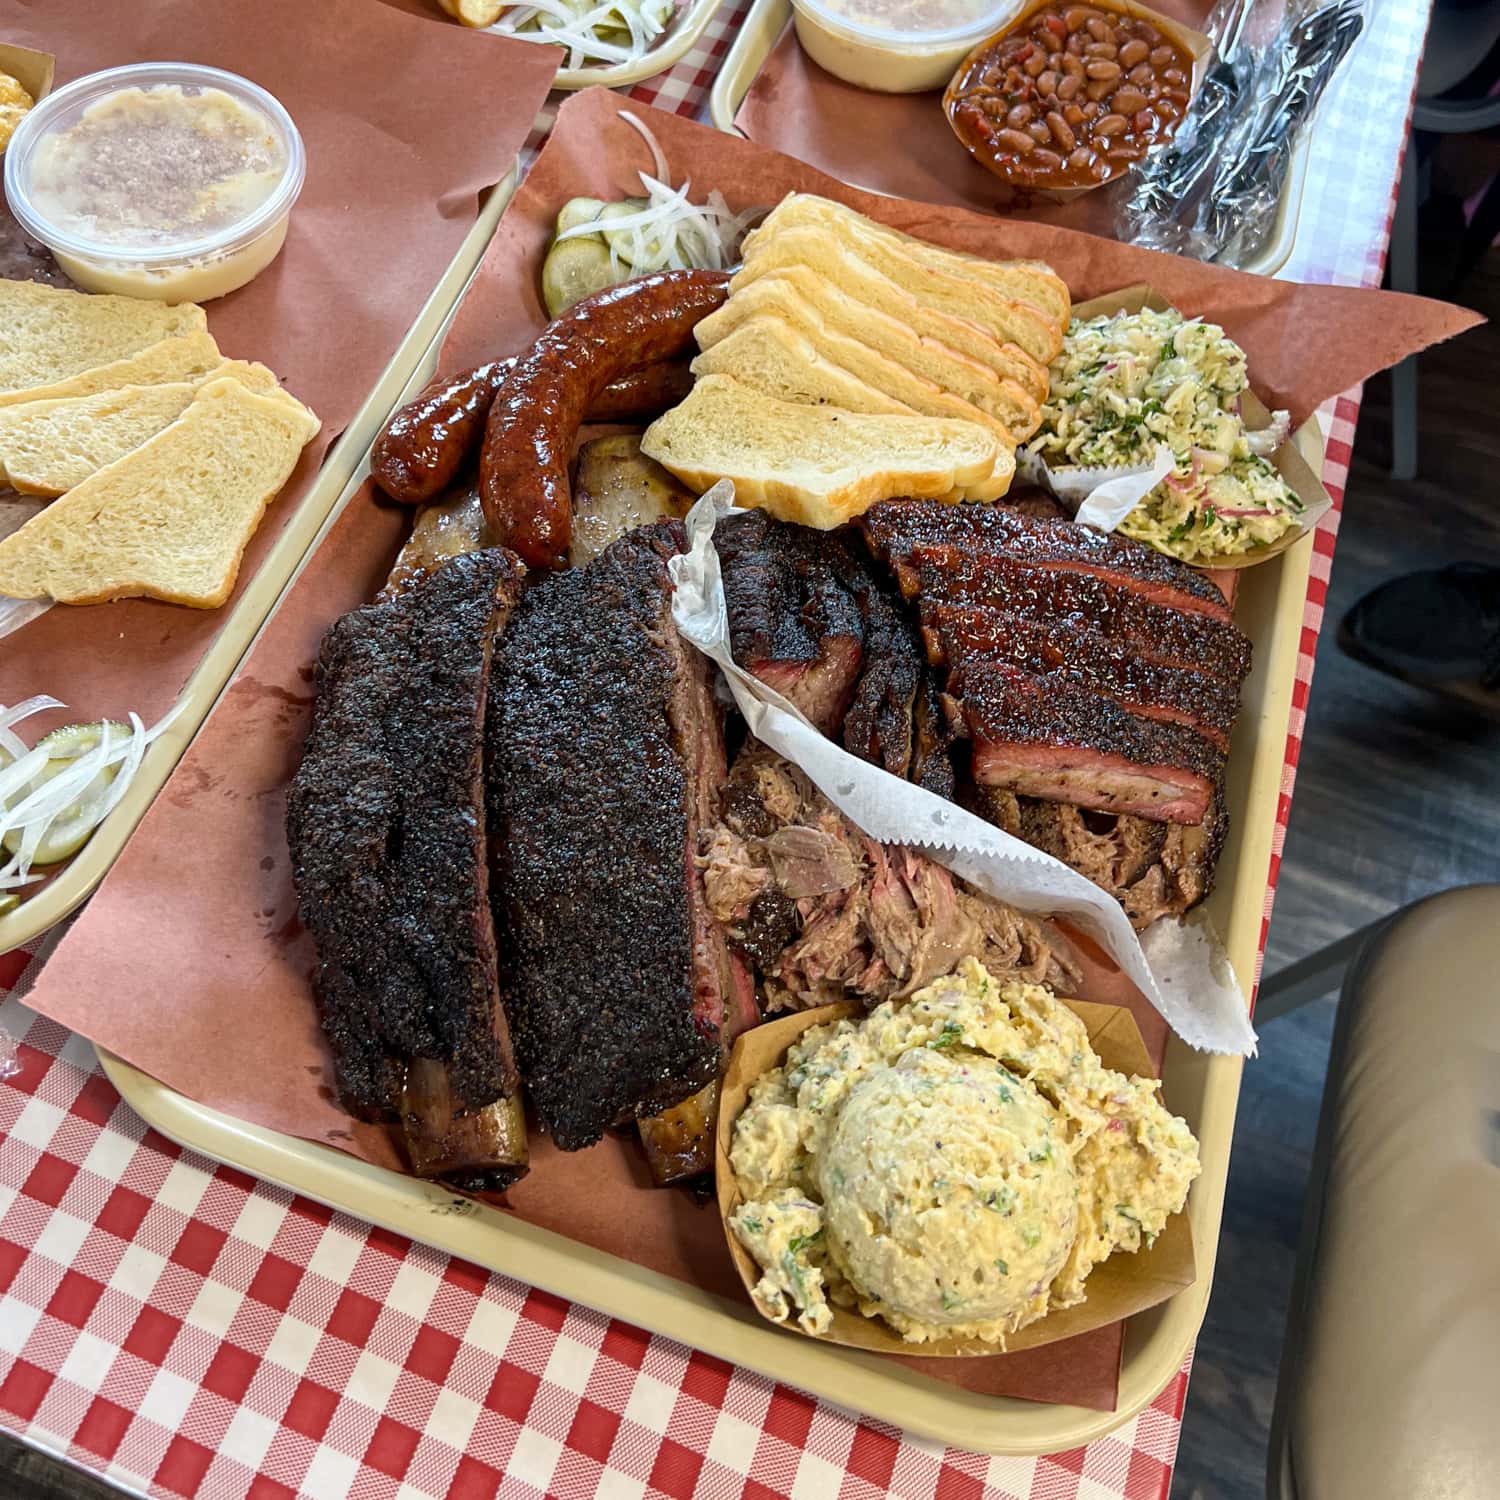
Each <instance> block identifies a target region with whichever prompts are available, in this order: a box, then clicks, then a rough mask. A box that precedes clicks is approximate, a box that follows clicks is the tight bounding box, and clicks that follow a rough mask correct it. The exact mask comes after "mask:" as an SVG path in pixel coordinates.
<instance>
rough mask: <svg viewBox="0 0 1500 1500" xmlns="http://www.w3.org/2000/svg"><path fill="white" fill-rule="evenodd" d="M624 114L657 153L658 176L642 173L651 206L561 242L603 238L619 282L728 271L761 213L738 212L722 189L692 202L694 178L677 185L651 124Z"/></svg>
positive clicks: (586, 227)
mask: <svg viewBox="0 0 1500 1500" xmlns="http://www.w3.org/2000/svg"><path fill="white" fill-rule="evenodd" d="M619 115H620V118H621V119H622V120H624V121H625V122H626V123H627V124H628V125H630V126H631V128H632V129H634V130H636V131H637V132H638V133H639V134H640V136H641V138H642V139H643V140H644V141H645V142H646V145H647V147H648V148H649V149H650V152H651V157H652V165H653V167H654V175H653V174H652V173H650V172H644V171H642V172H638V173H637V174H636V175H637V176H638V177H639V178H640V183H641V187H642V189H643V191H644V193H645V197H646V206H645V207H644V208H641V209H637V210H636V211H635V212H634V213H629V214H621V215H620V216H619V217H618V218H613V219H610V220H609V221H608V222H607V223H603V224H601V223H599V222H597V221H595V220H589V221H587V222H585V223H582V224H575V225H574V226H573V227H572V228H571V229H565V230H563V231H562V232H561V233H560V234H559V235H558V236H557V240H558V241H561V240H572V239H580V238H583V237H585V236H593V237H597V238H602V239H603V241H604V244H605V246H606V248H607V249H608V250H609V263H610V269H611V270H612V271H613V272H614V274H615V276H616V277H617V278H619V277H621V276H622V275H623V274H624V273H625V268H626V267H627V266H628V267H629V268H630V270H631V272H632V273H633V274H635V275H637V276H644V275H647V274H649V273H650V272H653V271H674V270H675V271H682V270H690V269H693V268H698V269H703V270H713V271H722V270H724V269H726V268H727V267H728V266H729V265H730V264H731V263H732V262H733V261H734V260H735V259H736V258H737V257H738V254H739V247H740V241H741V240H742V239H743V238H744V236H745V233H746V231H747V230H748V229H749V228H750V226H751V225H752V224H753V223H755V222H756V220H757V219H759V218H760V217H761V210H759V209H748V210H746V211H745V212H744V213H739V214H737V213H734V212H733V211H732V210H731V209H730V207H729V205H728V203H726V202H725V201H724V195H723V194H722V193H720V192H719V191H718V190H717V189H714V190H713V191H712V192H710V193H709V195H708V199H707V201H706V202H704V203H694V202H692V201H691V199H690V197H689V194H690V193H691V191H692V186H693V184H692V179H691V178H689V179H687V180H686V181H684V182H683V184H682V186H681V187H673V186H672V185H671V181H670V177H669V169H668V166H667V159H666V156H665V154H664V152H663V151H662V148H661V143H660V141H658V140H657V139H656V136H655V135H654V134H652V132H651V129H650V127H649V126H648V125H647V124H646V123H645V121H643V120H642V119H640V118H639V117H638V116H636V115H633V114H632V113H631V112H630V111H629V110H626V109H622V110H620V111H619Z"/></svg>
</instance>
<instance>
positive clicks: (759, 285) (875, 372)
mask: <svg viewBox="0 0 1500 1500" xmlns="http://www.w3.org/2000/svg"><path fill="white" fill-rule="evenodd" d="M739 300H740V301H741V302H748V303H749V304H750V309H749V313H750V316H752V317H753V316H756V315H757V314H758V313H765V314H770V315H772V316H774V317H776V318H779V319H781V320H782V321H784V322H786V323H788V324H790V325H791V326H792V327H794V328H796V329H798V330H799V331H800V332H801V333H803V334H805V335H806V336H807V337H808V338H809V339H811V340H812V342H813V344H814V345H815V346H816V347H817V348H818V349H819V350H820V351H821V352H822V354H823V356H824V357H825V358H827V359H831V360H832V361H833V362H834V363H835V364H839V365H842V366H843V367H844V368H845V369H846V370H848V371H849V372H850V373H851V374H854V375H858V376H859V378H860V379H861V380H863V381H865V382H866V384H868V385H872V386H874V387H875V389H876V390H878V391H881V392H883V393H884V394H885V395H887V396H891V397H893V398H894V399H895V400H897V401H900V402H902V403H903V404H905V405H907V406H909V407H911V409H912V410H913V411H915V412H919V413H920V414H921V415H923V416H927V417H966V418H968V419H969V420H970V421H973V422H979V423H981V424H983V425H985V426H993V427H994V428H995V429H996V431H997V434H998V435H1000V436H1001V437H1003V438H1004V439H1005V441H1006V442H1008V443H1010V444H1011V445H1012V446H1014V445H1015V444H1016V442H1017V441H1018V434H1017V433H1016V431H1015V430H1014V429H1013V428H1012V426H1011V424H1010V423H1009V422H1008V421H1007V420H1006V419H1005V417H1004V416H1002V415H1001V413H1000V412H998V411H995V410H994V409H993V408H994V406H995V405H999V404H1002V403H1001V401H1000V397H1001V394H1002V393H1001V391H1000V389H999V382H998V381H996V382H994V383H993V385H992V386H991V387H985V386H984V382H983V380H982V379H980V380H978V381H971V380H968V379H966V378H965V377H967V376H970V375H973V374H974V373H975V372H974V368H973V367H972V366H968V365H967V364H966V363H965V364H959V363H958V362H957V361H956V360H945V359H943V358H942V357H941V355H938V356H937V357H935V358H933V359H932V360H931V361H930V363H929V362H925V361H922V360H921V357H920V345H919V344H918V341H917V340H915V339H913V340H911V345H909V346H906V347H904V348H902V346H900V345H899V344H898V345H897V347H898V348H902V353H904V354H908V355H910V356H911V360H907V359H903V358H901V357H900V356H899V355H898V356H892V355H890V354H888V353H887V352H886V348H887V347H888V346H887V345H885V343H884V341H883V340H881V341H880V342H877V340H880V334H879V332H877V330H878V329H879V328H880V320H879V317H878V315H871V316H869V317H867V318H865V319H864V320H863V326H861V322H860V320H858V319H851V320H850V321H849V322H845V321H843V320H842V319H839V318H837V317H834V318H829V317H826V316H825V315H824V309H823V306H822V305H820V304H818V303H815V302H813V301H811V300H809V299H808V298H806V297H804V296H803V295H802V294H801V293H800V292H798V291H797V290H796V288H794V287H793V286H792V285H791V284H790V283H789V282H787V281H786V280H784V279H783V278H781V277H776V276H770V277H766V278H765V279H764V280H762V281H757V282H754V283H752V284H751V285H750V286H747V287H746V288H745V290H744V291H743V292H742V293H741V294H740V299H739ZM735 302H736V299H735V298H733V297H731V298H730V299H729V300H728V301H727V302H726V303H725V304H724V306H723V307H721V308H720V309H719V310H718V312H716V313H714V314H712V315H711V316H712V317H715V318H718V317H722V316H723V315H724V314H725V313H731V314H733V313H734V308H735ZM705 321H707V320H705ZM700 326H701V325H700ZM712 337H713V335H712V332H710V334H709V338H710V339H712ZM911 346H916V347H915V348H913V347H911ZM914 363H916V364H924V365H925V368H923V369H922V370H920V371H919V370H917V369H914V368H913V364H914ZM729 373H731V374H732V373H733V372H732V371H731V372H729ZM979 373H980V374H981V376H982V375H983V374H984V373H987V372H979ZM960 386H963V387H964V390H960V389H959V387H960ZM968 391H972V392H973V393H974V394H975V395H979V396H981V397H983V398H985V400H983V401H979V402H976V401H973V400H970V399H969V396H968V394H966V392H968ZM1012 391H1013V393H1014V395H1015V396H1016V397H1017V398H1018V401H1019V402H1020V403H1024V404H1023V405H1022V406H1021V407H1020V408H1019V414H1020V415H1022V416H1024V417H1026V418H1027V419H1028V420H1029V419H1030V418H1031V417H1033V416H1034V417H1035V419H1036V421H1040V419H1041V407H1040V406H1038V405H1037V404H1036V403H1035V402H1033V401H1032V400H1031V398H1030V397H1029V396H1027V395H1026V393H1025V392H1024V391H1022V390H1020V389H1019V388H1018V387H1012ZM1005 404H1006V405H1008V406H1009V407H1010V409H1012V410H1017V406H1016V403H1014V402H1012V403H1005ZM1034 430H1035V423H1034V422H1031V423H1030V426H1029V429H1028V431H1034Z"/></svg>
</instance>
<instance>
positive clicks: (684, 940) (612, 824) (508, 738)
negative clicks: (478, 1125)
mask: <svg viewBox="0 0 1500 1500" xmlns="http://www.w3.org/2000/svg"><path fill="white" fill-rule="evenodd" d="M683 540H684V539H683V532H682V527H681V526H680V524H678V523H676V522H662V523H658V524H656V525H653V526H647V527H642V528H640V529H638V530H636V531H633V532H630V533H629V534H628V535H626V536H624V537H622V538H621V539H620V540H619V541H618V542H615V543H613V544H612V545H611V546H609V547H607V548H606V549H605V550H604V551H603V552H602V553H600V555H599V556H598V557H596V558H594V559H593V560H592V561H591V562H590V563H589V564H588V565H587V566H586V567H584V568H580V569H576V570H574V571H572V572H565V573H558V574H556V575H554V576H552V577H549V578H548V579H547V580H546V581H545V582H544V583H543V584H542V585H541V586H540V587H538V588H536V589H534V590H532V591H531V592H530V593H528V594H527V595H526V596H525V598H524V599H523V600H522V601H521V604H520V606H519V608H518V609H517V610H516V613H515V617H514V619H513V620H512V622H511V627H510V629H509V631H508V632H507V633H506V636H505V638H504V640H503V642H502V644H501V647H500V649H499V652H498V654H497V659H496V667H495V688H494V692H493V694H492V695H491V700H490V714H489V722H488V726H487V748H488V752H489V753H488V758H487V772H486V774H487V779H488V785H489V808H490V816H491V827H492V832H493V833H494V834H495V835H496V836H497V837H496V839H495V841H494V846H495V850H496V877H497V878H496V882H495V913H496V927H497V929H498V931H499V932H500V934H501V938H502V952H503V955H504V964H503V968H502V985H503V993H504V995H505V999H506V1003H507V1006H508V1008H509V1011H510V1016H511V1024H512V1026H513V1028H514V1031H515V1038H516V1053H517V1058H518V1060H519V1062H520V1066H521V1071H522V1074H523V1075H524V1077H525V1079H526V1084H527V1087H528V1089H529V1091H530V1094H531V1098H532V1101H533V1103H534V1105H535V1107H536V1111H537V1114H538V1115H539V1117H540V1118H541V1120H542V1121H543V1123H544V1124H545V1125H546V1126H547V1128H548V1129H549V1130H550V1131H551V1132H552V1135H553V1137H554V1139H555V1140H556V1141H557V1143H558V1145H559V1146H561V1147H562V1148H563V1149H564V1150H577V1149H579V1148H581V1147H584V1146H588V1145H591V1144H592V1143H593V1142H595V1141H597V1140H598V1139H599V1138H600V1137H601V1135H602V1134H603V1133H604V1131H605V1130H606V1129H607V1128H608V1127H609V1126H610V1125H612V1124H614V1123H616V1122H621V1121H624V1120H628V1119H630V1118H631V1117H633V1116H640V1115H651V1114H655V1113H657V1112H658V1111H660V1110H662V1109H664V1108H666V1107H668V1106H670V1105H673V1104H676V1103H678V1102H679V1101H681V1100H683V1099H685V1098H687V1097H688V1096H689V1095H691V1094H694V1093H695V1092H696V1091H697V1090H698V1089H700V1088H702V1087H703V1085H704V1084H706V1083H707V1082H708V1081H709V1080H710V1079H711V1078H713V1077H714V1076H715V1075H716V1074H717V1072H718V1069H719V1064H720V1059H721V1050H722V1040H723V1037H724V1036H725V1034H726V1032H732V1030H733V1028H734V1026H735V1025H737V1024H739V1023H740V1022H741V1021H742V1020H743V1019H744V1018H745V1017H746V1014H747V1011H748V1012H749V1013H751V1014H753V1008H754V996H753V991H752V990H751V987H750V981H749V975H748V971H747V970H746V969H745V967H744V965H743V964H741V963H739V962H738V961H737V960H735V959H734V958H733V957H732V956H731V955H730V953H729V951H728V949H727V946H726V944H725V942H724V938H723V936H722V934H721V933H720V931H719V929H718V926H717V924H716V923H715V922H714V921H713V919H712V917H711V915H710V914H709V912H708V910H707V907H706V904H705V901H704V898H703V890H702V882H701V879H700V877H699V875H698V872H697V867H696V862H695V859H694V856H695V854H696V845H697V834H698V829H699V827H700V826H703V825H704V824H705V822H706V820H707V819H709V818H711V816H712V812H713V809H714V808H715V806H716V802H717V794H718V789H719V786H720V784H721V782H722V780H723V777H724V769H725V768H724V746H723V738H722V726H721V724H720V720H719V714H718V711H717V709H716V707H715V706H714V703H713V696H712V691H711V687H710V679H709V673H708V666H707V663H706V661H705V660H704V658H702V657H701V656H700V655H699V654H698V653H697V652H696V651H694V650H693V649H692V648H691V647H690V646H688V645H687V644H686V643H685V642H683V641H682V640H681V639H680V638H679V637H678V635H677V631H676V628H675V626H674V624H673V621H672V614H671V589H670V583H669V580H668V578H667V571H666V565H667V559H668V558H669V557H671V556H672V555H673V554H675V553H677V552H679V551H681V550H682V547H683Z"/></svg>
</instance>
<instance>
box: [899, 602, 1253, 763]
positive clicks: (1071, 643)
mask: <svg viewBox="0 0 1500 1500" xmlns="http://www.w3.org/2000/svg"><path fill="white" fill-rule="evenodd" d="M922 633H923V637H924V639H925V640H926V642H927V652H928V655H929V657H930V658H931V659H932V660H933V661H934V662H940V663H947V664H949V665H951V666H953V667H957V668H962V667H963V666H965V665H966V664H968V663H971V662H975V661H994V662H999V663H1001V664H1003V665H1005V666H1010V667H1015V668H1016V669H1017V670H1018V671H1021V672H1026V673H1030V674H1033V675H1040V674H1045V673H1052V672H1059V673H1062V674H1065V676H1066V677H1067V678H1068V679H1069V680H1071V681H1072V682H1075V683H1076V684H1077V685H1078V686H1079V687H1082V688H1087V689H1089V690H1090V691H1091V692H1095V693H1101V694H1103V695H1104V696H1105V697H1107V698H1111V699H1113V700H1114V701H1115V702H1116V703H1118V704H1119V705H1120V706H1121V707H1122V708H1126V709H1129V710H1130V712H1132V713H1134V714H1136V715H1138V716H1140V717H1141V718H1146V719H1161V720H1163V721H1165V722H1167V723H1174V724H1187V725H1189V726H1191V727H1192V728H1194V729H1196V730H1197V731H1198V732H1199V733H1200V734H1201V735H1203V737H1204V738H1205V739H1207V740H1209V741H1210V742H1211V743H1212V744H1213V745H1215V746H1216V747H1217V748H1218V749H1220V750H1227V749H1228V747H1229V732H1230V730H1231V729H1233V728H1234V721H1235V718H1236V717H1237V715H1238V714H1239V708H1240V694H1239V684H1238V683H1235V682H1230V681H1226V680H1225V679H1223V678H1218V677H1210V676H1209V675H1207V674H1206V673H1203V672H1197V671H1193V670H1192V669H1190V668H1188V667H1176V666H1171V667H1169V666H1163V665H1161V664H1160V663H1159V662H1153V661H1146V660H1142V659H1141V657H1139V656H1138V655H1137V654H1136V653H1135V652H1134V651H1133V650H1132V649H1131V648H1130V647H1129V646H1127V645H1121V644H1120V643H1118V642H1116V641H1111V640H1109V639H1108V638H1107V637H1106V636H1103V635H1100V634H1098V633H1097V632H1095V631H1092V630H1086V629H1081V628H1079V627H1077V626H1074V625H1072V624H1070V623H1067V622H1062V623H1053V622H1050V621H1039V620H1037V619H1036V618H1034V617H1027V616H1025V615H1022V614H1019V613H1016V614H1011V613H1002V612H1001V611H999V610H972V609H963V608H954V607H949V606H944V605H927V604H925V603H924V605H923V607H922Z"/></svg>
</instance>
